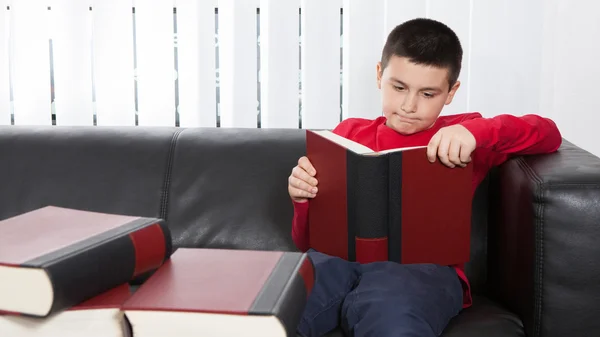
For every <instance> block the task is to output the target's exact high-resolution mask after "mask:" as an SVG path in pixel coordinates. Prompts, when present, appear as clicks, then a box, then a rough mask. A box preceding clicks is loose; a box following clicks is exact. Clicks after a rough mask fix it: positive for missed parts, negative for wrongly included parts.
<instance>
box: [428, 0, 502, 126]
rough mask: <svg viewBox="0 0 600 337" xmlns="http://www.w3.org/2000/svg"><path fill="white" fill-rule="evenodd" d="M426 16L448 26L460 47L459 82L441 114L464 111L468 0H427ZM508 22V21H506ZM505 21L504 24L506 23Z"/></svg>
mask: <svg viewBox="0 0 600 337" xmlns="http://www.w3.org/2000/svg"><path fill="white" fill-rule="evenodd" d="M428 2H429V3H428V9H427V12H428V16H429V18H431V19H434V20H438V21H440V22H442V23H444V24H446V25H447V26H449V27H450V28H451V29H452V30H454V32H455V33H456V35H457V36H458V38H459V40H460V43H461V46H462V49H463V58H462V69H461V72H460V77H459V79H458V80H459V81H460V82H461V85H460V88H459V89H458V91H457V93H456V95H455V96H454V99H453V101H452V103H451V104H450V105H447V106H445V107H444V110H443V111H442V114H443V115H450V114H457V113H464V112H467V110H468V101H467V100H468V92H469V72H470V69H469V50H470V41H469V37H470V34H469V24H470V12H471V9H470V3H471V1H470V0H453V1H446V0H428ZM506 22H508V21H506ZM506 22H505V25H506Z"/></svg>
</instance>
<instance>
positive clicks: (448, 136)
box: [427, 124, 477, 167]
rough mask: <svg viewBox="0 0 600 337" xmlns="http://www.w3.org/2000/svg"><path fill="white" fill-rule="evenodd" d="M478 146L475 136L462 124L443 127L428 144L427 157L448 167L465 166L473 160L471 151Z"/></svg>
mask: <svg viewBox="0 0 600 337" xmlns="http://www.w3.org/2000/svg"><path fill="white" fill-rule="evenodd" d="M476 147H477V142H476V140H475V137H474V136H473V134H472V133H471V132H469V130H467V128H465V127H464V126H462V125H458V124H457V125H452V126H447V127H444V128H441V129H440V130H439V131H438V132H437V133H436V134H435V135H434V136H433V137H432V138H431V140H430V141H429V144H428V145H427V158H428V159H429V161H430V162H432V163H433V162H435V158H436V157H439V158H440V161H441V162H442V163H444V164H445V165H446V166H448V167H456V166H460V167H465V166H466V165H467V163H469V162H470V161H471V153H472V152H473V151H474V150H475V148H476Z"/></svg>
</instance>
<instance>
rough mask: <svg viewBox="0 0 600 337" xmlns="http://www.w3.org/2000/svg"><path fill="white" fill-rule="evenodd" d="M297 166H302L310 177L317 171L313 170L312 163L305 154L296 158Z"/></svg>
mask: <svg viewBox="0 0 600 337" xmlns="http://www.w3.org/2000/svg"><path fill="white" fill-rule="evenodd" d="M298 166H299V167H300V168H302V169H303V170H304V171H306V172H307V173H308V174H310V176H311V177H314V176H315V175H316V174H317V171H316V170H315V168H314V167H313V165H312V163H311V162H310V160H308V158H307V157H306V156H304V157H301V158H300V159H298Z"/></svg>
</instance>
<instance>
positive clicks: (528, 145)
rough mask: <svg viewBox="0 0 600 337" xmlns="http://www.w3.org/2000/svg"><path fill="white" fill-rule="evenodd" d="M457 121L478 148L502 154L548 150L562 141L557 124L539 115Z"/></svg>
mask: <svg viewBox="0 0 600 337" xmlns="http://www.w3.org/2000/svg"><path fill="white" fill-rule="evenodd" d="M460 124H461V125H462V126H464V127H465V128H467V129H468V130H469V131H470V132H471V133H472V134H473V136H474V137H475V140H476V141H477V147H478V148H485V149H488V150H491V151H493V152H496V153H500V154H505V155H526V154H541V153H551V152H554V151H556V150H557V149H558V148H559V147H560V144H561V143H562V136H561V134H560V132H559V130H558V128H557V127H556V124H555V123H554V122H553V121H552V120H550V119H548V118H544V117H541V116H538V115H525V116H522V117H517V116H513V115H499V116H496V117H493V118H476V119H469V120H466V121H463V122H461V123H460Z"/></svg>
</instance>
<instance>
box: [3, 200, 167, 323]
mask: <svg viewBox="0 0 600 337" xmlns="http://www.w3.org/2000/svg"><path fill="white" fill-rule="evenodd" d="M171 250H172V248H171V235H170V232H169V229H168V227H167V225H166V223H165V222H164V221H163V220H162V219H157V218H145V217H134V216H124V215H116V214H104V213H98V212H89V211H82V210H74V209H68V208H60V207H53V206H49V207H44V208H41V209H37V210H34V211H31V212H28V213H25V214H21V215H18V216H15V217H12V218H9V219H6V220H3V221H0V280H2V282H0V310H1V311H8V312H13V313H19V314H23V315H30V316H38V317H45V316H48V315H50V314H52V313H55V312H58V311H61V310H63V309H66V308H70V307H72V306H74V305H77V304H79V303H81V302H83V301H85V300H88V299H90V298H92V297H94V296H97V295H99V294H101V293H103V292H105V291H108V290H110V289H112V288H114V287H116V286H118V285H120V284H123V283H127V282H129V281H130V280H132V279H133V278H135V277H137V276H138V275H141V274H143V273H145V272H149V271H152V270H155V269H156V268H158V267H160V266H161V265H162V264H163V263H164V261H166V260H167V259H168V258H169V256H170V254H171Z"/></svg>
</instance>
